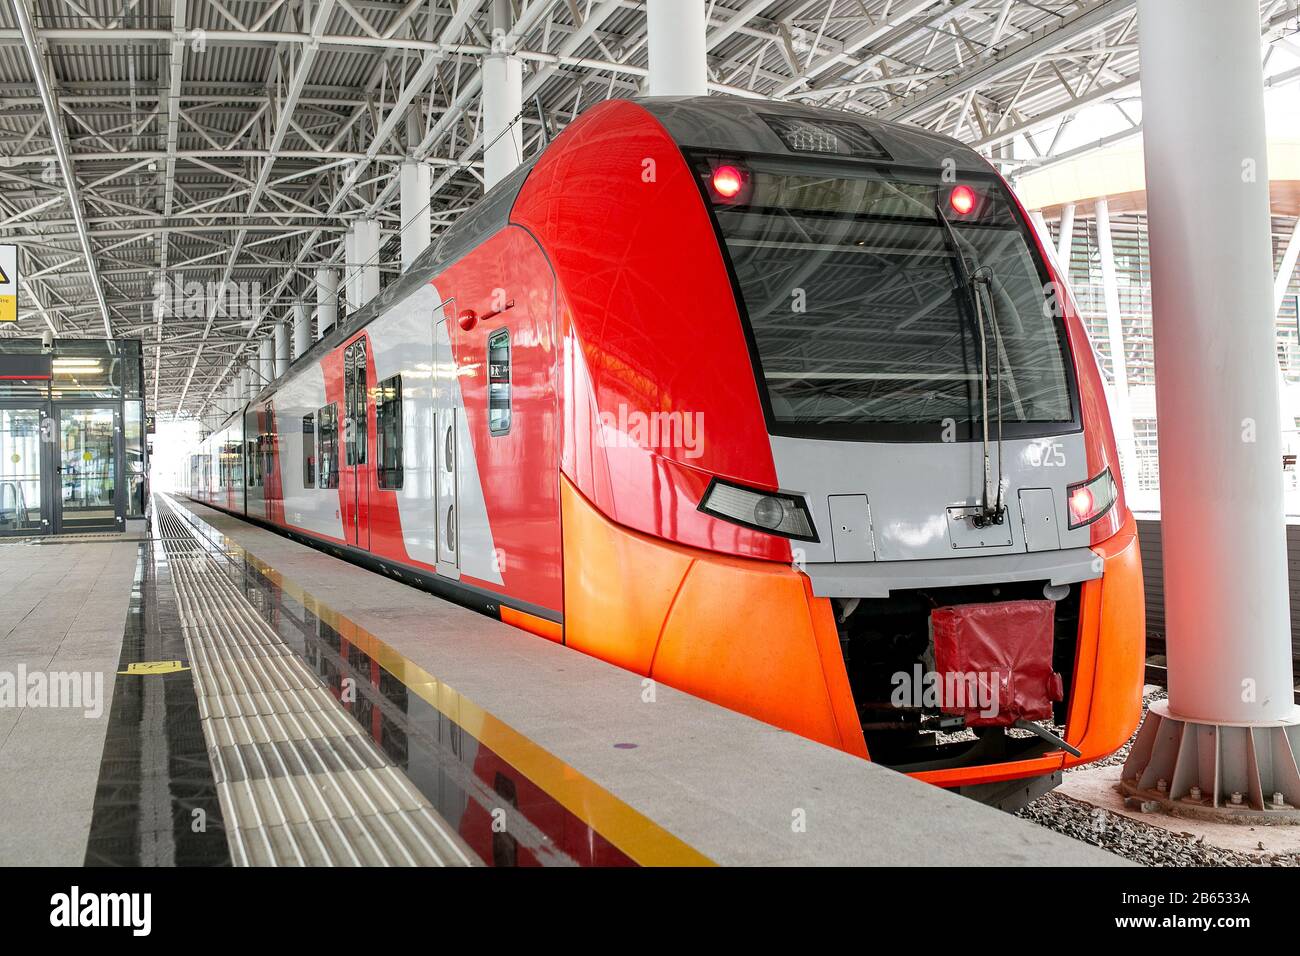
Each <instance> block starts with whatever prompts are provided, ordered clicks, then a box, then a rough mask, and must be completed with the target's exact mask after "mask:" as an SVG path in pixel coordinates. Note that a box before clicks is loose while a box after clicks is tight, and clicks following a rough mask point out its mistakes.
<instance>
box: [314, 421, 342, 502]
mask: <svg viewBox="0 0 1300 956" xmlns="http://www.w3.org/2000/svg"><path fill="white" fill-rule="evenodd" d="M316 438H317V442H318V448H319V452H318V454H317V462H318V466H317V467H318V471H319V476H318V482H317V485H316V487H318V488H337V487H338V486H339V413H338V405H337V404H335V403H331V404H329V405H326V406H325V407H324V408H321V409H319V410H318V411H317V412H316Z"/></svg>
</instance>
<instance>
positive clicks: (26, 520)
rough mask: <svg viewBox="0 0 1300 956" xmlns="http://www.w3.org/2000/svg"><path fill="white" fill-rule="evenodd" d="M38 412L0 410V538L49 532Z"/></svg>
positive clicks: (18, 409)
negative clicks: (42, 479)
mask: <svg viewBox="0 0 1300 956" xmlns="http://www.w3.org/2000/svg"><path fill="white" fill-rule="evenodd" d="M44 417H45V413H44V411H43V409H40V408H0V535H11V534H39V533H41V532H42V531H48V530H49V529H48V527H46V526H45V522H46V515H45V507H44V500H43V497H44V496H43V492H44V489H43V487H42V484H41V475H42V472H43V471H44V469H43V468H42V460H41V455H42V447H41V421H42V419H44Z"/></svg>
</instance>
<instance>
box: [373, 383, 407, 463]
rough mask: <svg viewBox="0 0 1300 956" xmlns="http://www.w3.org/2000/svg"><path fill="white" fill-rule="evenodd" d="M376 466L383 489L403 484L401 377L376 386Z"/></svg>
mask: <svg viewBox="0 0 1300 956" xmlns="http://www.w3.org/2000/svg"><path fill="white" fill-rule="evenodd" d="M375 467H376V469H377V470H378V472H379V487H380V488H400V487H402V376H400V375H394V376H393V377H392V378H387V379H384V380H383V381H382V382H380V383H379V387H378V388H376V389H375Z"/></svg>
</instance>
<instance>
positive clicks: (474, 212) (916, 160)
mask: <svg viewBox="0 0 1300 956" xmlns="http://www.w3.org/2000/svg"><path fill="white" fill-rule="evenodd" d="M632 102H633V103H636V104H637V105H638V106H640V107H642V108H643V109H645V110H646V111H647V112H648V113H650V115H652V116H653V117H654V118H655V119H657V120H658V121H659V122H660V123H661V124H662V125H663V127H664V129H666V130H667V131H668V134H669V135H670V136H672V137H673V139H674V140H675V141H676V142H677V144H678V145H679V146H682V147H685V148H688V149H708V150H718V151H721V152H727V151H734V152H744V153H774V154H777V155H781V154H787V155H809V154H798V153H792V152H791V151H790V150H789V149H787V148H786V145H785V144H784V143H783V142H782V141H781V138H780V137H779V136H777V134H776V133H775V132H774V131H773V130H772V128H771V127H770V126H768V124H767V123H766V122H764V121H763V116H765V115H767V116H787V117H795V118H799V119H806V120H811V121H816V120H819V119H833V120H835V121H837V122H853V123H856V124H858V125H859V126H861V127H862V129H864V130H865V131H866V132H867V133H868V134H870V135H871V136H872V137H874V138H875V139H876V141H877V142H879V143H880V145H881V146H882V147H883V148H884V150H885V151H886V152H887V153H888V154H889V156H890V159H891V160H892V161H893V162H894V163H897V164H900V165H903V166H919V167H926V168H940V167H941V166H942V164H943V162H944V161H945V160H951V162H952V164H953V166H952V168H953V170H954V171H956V172H977V173H987V172H988V171H989V168H990V167H989V164H988V163H987V162H986V161H985V160H984V158H983V157H981V156H980V155H979V154H978V153H977V152H975V151H974V150H973V149H971V148H970V147H968V146H965V145H964V144H962V143H959V142H958V141H957V140H954V139H949V138H948V137H946V136H940V135H938V134H936V133H930V132H928V131H926V130H922V129H918V128H916V127H914V126H905V125H903V124H901V123H887V122H883V121H880V120H873V119H871V118H869V117H865V116H863V117H859V116H855V115H853V114H851V113H846V112H844V111H842V110H824V109H817V108H816V107H810V106H802V105H799V104H796V103H775V102H772V101H770V100H750V99H746V98H744V97H740V96H653V97H652V96H643V97H637V98H635V99H633V100H632ZM544 152H545V150H543V151H542V152H541V153H538V154H537V155H535V156H533V157H531V158H530V159H527V160H525V161H524V162H523V163H521V164H520V165H519V166H518V167H517V168H516V169H515V170H514V171H513V172H512V173H511V174H510V175H509V176H507V177H506V178H505V179H503V180H501V182H499V183H497V184H496V185H495V186H493V187H492V189H490V190H488V192H487V194H486V195H485V196H484V197H483V198H482V199H480V200H479V201H478V202H476V203H475V204H474V205H473V206H471V207H470V208H469V210H468V211H467V212H465V213H464V215H462V216H461V217H460V218H459V219H457V220H456V221H455V223H453V224H452V225H451V227H450V228H449V229H448V230H447V231H446V232H444V233H443V234H442V236H440V237H439V239H438V241H437V242H435V243H432V244H430V246H429V248H427V249H425V250H424V252H422V253H421V254H420V255H419V256H418V257H417V258H416V260H415V262H413V263H411V266H410V268H409V269H407V270H406V271H405V272H403V273H402V275H401V276H400V277H399V278H398V280H397V281H396V282H393V283H391V284H390V285H389V286H388V288H386V289H385V290H384V291H383V292H381V293H380V294H379V295H377V296H375V298H373V299H371V300H370V301H369V302H367V303H366V304H365V305H364V306H362V307H361V308H360V309H358V310H357V311H356V312H354V313H352V314H351V315H349V316H347V317H346V318H345V319H344V320H343V321H341V322H339V323H338V324H337V325H335V326H334V328H333V329H331V330H330V332H329V334H328V335H326V336H325V337H324V338H323V339H321V340H319V341H317V342H316V343H315V344H314V345H313V346H312V347H311V348H310V349H308V350H307V352H306V353H305V358H306V359H307V360H308V361H314V360H315V359H317V358H318V357H319V356H321V355H323V354H324V353H326V352H329V351H332V350H333V349H335V348H337V347H338V346H339V345H340V344H341V343H342V342H343V341H344V340H346V339H347V338H349V337H350V336H352V335H353V334H355V333H356V331H357V330H358V329H360V328H361V327H363V326H364V325H366V324H368V323H369V322H370V321H371V320H372V319H374V318H376V317H377V316H378V315H380V313H382V312H383V311H384V310H385V309H387V308H389V307H390V306H392V305H393V304H394V303H397V302H400V301H401V300H402V299H404V298H406V297H407V296H408V295H410V294H411V293H413V292H415V291H416V290H417V289H418V288H420V287H421V286H423V285H424V284H425V283H427V282H428V281H429V277H430V276H434V275H437V274H438V273H439V272H442V271H443V270H444V269H446V268H447V267H448V266H450V265H452V264H453V263H454V262H455V261H456V260H457V259H459V258H461V256H463V255H465V254H466V253H468V252H469V251H470V250H471V249H473V248H474V247H475V246H477V245H478V244H479V243H480V242H482V241H484V240H485V239H487V238H488V237H489V236H492V235H494V234H495V233H497V232H499V231H500V230H502V229H504V228H505V227H506V225H507V224H508V223H509V221H510V210H511V209H512V208H513V207H514V204H515V200H516V199H517V198H518V197H519V193H520V190H522V189H523V186H524V181H525V180H526V179H527V178H528V173H529V172H530V171H531V170H532V168H533V166H535V165H536V164H537V160H538V159H540V158H541V156H542V153H544ZM302 358H303V357H301V356H300V357H299V358H298V359H295V360H294V364H295V365H296V364H298V362H300V361H302ZM278 382H279V380H278V379H277V380H276V381H275V382H272V383H270V384H269V385H268V386H266V388H264V389H263V390H262V391H261V392H259V393H258V394H257V397H255V398H254V399H253V400H252V401H251V402H249V403H247V404H256V403H257V402H259V401H261V400H262V399H263V397H264V395H266V394H268V393H270V392H272V391H274V390H275V388H276V386H277V384H278ZM236 414H240V413H236ZM231 417H232V418H233V417H235V416H234V415H232V416H231ZM223 425H224V423H223Z"/></svg>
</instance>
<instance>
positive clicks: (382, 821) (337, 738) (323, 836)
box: [155, 498, 475, 866]
mask: <svg viewBox="0 0 1300 956" xmlns="http://www.w3.org/2000/svg"><path fill="white" fill-rule="evenodd" d="M158 500H159V501H160V502H165V504H163V506H162V507H159V508H157V509H156V510H155V517H156V521H157V533H158V534H159V536H160V537H161V540H162V543H163V547H164V549H165V550H166V552H167V556H168V562H169V564H170V565H171V570H172V579H173V581H174V582H175V586H176V596H177V602H178V604H179V609H180V618H181V624H182V626H183V627H184V628H185V631H186V636H185V645H186V648H187V651H188V653H189V663H190V666H191V667H192V668H193V671H194V683H195V689H196V691H197V693H198V697H199V709H200V715H201V722H202V725H203V732H204V736H205V737H206V739H207V745H208V753H209V755H210V757H211V759H212V764H213V771H214V774H215V776H216V782H217V790H218V794H219V797H220V800H221V809H222V813H223V814H224V816H225V821H226V827H227V832H228V834H229V838H230V844H231V847H230V850H231V858H232V860H233V861H234V863H235V865H237V866H240V865H247V866H280V865H306V866H313V865H317V866H333V865H362V866H375V865H379V866H384V865H407V866H420V865H425V866H467V865H472V864H473V863H474V862H475V860H474V858H473V857H472V855H471V853H470V852H469V850H468V848H467V847H466V846H465V844H464V843H463V841H461V839H460V838H459V836H457V835H456V834H455V833H453V832H452V831H451V830H450V829H449V828H448V826H447V825H446V823H445V821H443V820H442V819H441V817H439V816H438V814H437V813H436V812H435V811H434V810H433V808H432V806H431V805H430V804H429V802H428V801H427V800H426V799H425V798H424V796H423V795H421V794H420V793H419V792H418V791H417V790H416V789H415V787H413V786H412V785H411V783H410V782H409V781H408V780H407V779H406V778H405V777H404V776H403V775H402V773H401V772H400V771H399V770H398V769H397V767H396V766H394V765H393V763H392V761H391V760H389V759H388V757H387V756H385V754H384V753H383V752H382V751H381V750H380V749H379V748H378V747H377V746H376V745H375V744H374V742H373V741H372V740H371V739H370V738H369V737H367V736H365V734H363V733H362V731H361V728H360V727H359V726H358V725H357V724H356V723H355V722H354V721H353V720H352V719H351V718H350V717H349V716H348V715H347V713H345V712H344V710H343V709H342V707H340V705H339V704H338V702H337V701H335V699H334V698H333V697H332V696H331V695H330V693H329V692H328V691H327V690H326V689H325V688H324V687H323V686H322V685H321V682H320V680H319V679H318V678H317V677H316V675H315V674H314V673H312V672H311V671H310V670H309V669H308V668H307V666H306V665H305V664H303V662H302V661H301V660H300V659H299V658H298V657H297V656H296V655H295V654H294V653H293V652H292V651H291V650H290V649H289V648H288V647H287V646H286V645H285V643H284V642H283V641H282V640H281V639H280V637H279V636H278V635H277V634H276V633H275V631H274V630H272V628H271V627H270V626H269V625H268V624H267V623H266V622H265V621H264V620H263V619H262V618H261V617H259V616H258V614H257V613H256V611H255V610H254V609H253V607H252V606H251V605H250V604H249V602H248V599H247V598H246V597H245V596H244V595H243V594H242V593H241V592H240V591H239V590H238V588H236V587H235V585H234V584H233V583H232V581H231V580H230V579H229V578H228V577H227V576H226V573H227V569H226V567H225V565H224V564H223V561H224V559H223V558H222V557H221V556H220V554H219V553H217V552H215V551H211V550H209V549H208V548H206V547H205V546H204V545H203V544H202V542H201V541H200V540H199V539H198V538H196V537H195V536H194V535H193V534H192V533H191V532H190V530H189V527H188V525H187V524H186V522H184V521H183V520H182V519H181V518H180V517H179V516H178V515H177V513H176V512H175V510H174V506H173V505H172V504H171V502H170V501H167V500H166V499H164V498H159V499H158Z"/></svg>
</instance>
